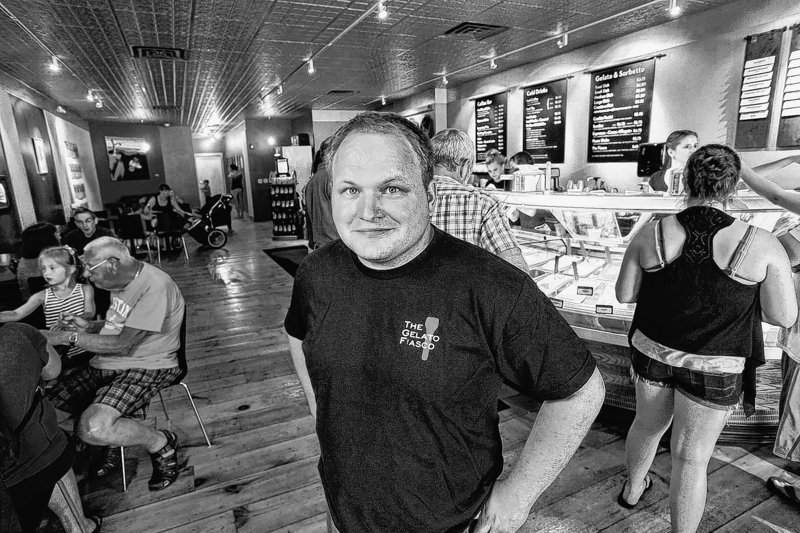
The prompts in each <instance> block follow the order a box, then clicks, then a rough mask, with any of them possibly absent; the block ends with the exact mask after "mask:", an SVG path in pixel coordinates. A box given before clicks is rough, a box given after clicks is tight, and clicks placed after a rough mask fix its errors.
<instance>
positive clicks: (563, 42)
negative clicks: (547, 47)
mask: <svg viewBox="0 0 800 533" xmlns="http://www.w3.org/2000/svg"><path fill="white" fill-rule="evenodd" d="M556 44H557V45H558V47H559V48H564V47H565V46H567V45H568V44H569V33H566V32H565V33H563V34H562V35H561V38H560V39H559V40H558V42H557V43H556Z"/></svg>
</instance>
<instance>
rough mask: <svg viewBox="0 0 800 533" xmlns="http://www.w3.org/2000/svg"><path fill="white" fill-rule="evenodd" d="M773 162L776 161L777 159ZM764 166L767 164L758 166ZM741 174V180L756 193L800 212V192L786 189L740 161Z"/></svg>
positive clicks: (789, 209) (793, 211) (776, 203)
mask: <svg viewBox="0 0 800 533" xmlns="http://www.w3.org/2000/svg"><path fill="white" fill-rule="evenodd" d="M787 159H788V158H787ZM781 161H782V160H781ZM775 163H777V161H776V162H775ZM770 164H772V163H770ZM764 166H767V165H762V167H759V168H763V167H764ZM784 166H785V165H784ZM741 176H742V181H744V182H745V183H746V184H747V185H749V186H750V188H751V189H753V191H755V192H756V194H759V195H761V196H763V197H764V198H766V199H767V200H769V201H770V202H772V203H773V204H775V205H779V206H781V207H782V208H784V209H786V210H787V211H791V212H792V213H796V214H800V193H797V192H795V191H787V190H786V189H784V188H783V187H781V186H780V185H778V184H777V183H774V182H772V181H769V180H768V179H766V178H765V177H763V176H762V175H760V174H758V173H757V172H755V171H754V170H753V169H752V168H750V167H749V166H747V165H746V164H745V163H742V172H741Z"/></svg>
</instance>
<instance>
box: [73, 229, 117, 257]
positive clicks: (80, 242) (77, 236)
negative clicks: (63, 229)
mask: <svg viewBox="0 0 800 533" xmlns="http://www.w3.org/2000/svg"><path fill="white" fill-rule="evenodd" d="M113 236H114V234H113V233H112V232H111V230H109V229H106V228H103V227H100V226H97V227H96V228H94V233H92V236H91V237H87V236H86V235H84V234H83V232H82V231H81V230H80V229H74V230H72V231H70V232H69V233H67V234H66V235H64V237H62V238H61V244H66V245H67V246H70V247H72V248H74V249H75V251H76V252H78V255H83V249H84V248H86V245H87V244H89V243H90V242H92V241H93V240H95V239H97V238H100V237H113Z"/></svg>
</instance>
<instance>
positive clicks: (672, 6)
mask: <svg viewBox="0 0 800 533" xmlns="http://www.w3.org/2000/svg"><path fill="white" fill-rule="evenodd" d="M682 11H683V10H682V9H681V6H679V5H678V0H669V16H670V17H678V16H680V14H681V12H682Z"/></svg>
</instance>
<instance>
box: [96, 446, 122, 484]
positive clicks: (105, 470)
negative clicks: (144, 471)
mask: <svg viewBox="0 0 800 533" xmlns="http://www.w3.org/2000/svg"><path fill="white" fill-rule="evenodd" d="M121 459H122V456H121V454H120V451H119V447H118V446H109V447H108V448H106V454H105V459H103V464H102V465H100V466H99V467H98V468H97V470H95V471H94V475H95V476H96V477H106V476H108V475H110V474H112V473H114V472H116V471H117V470H118V469H119V465H120V462H121Z"/></svg>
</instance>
